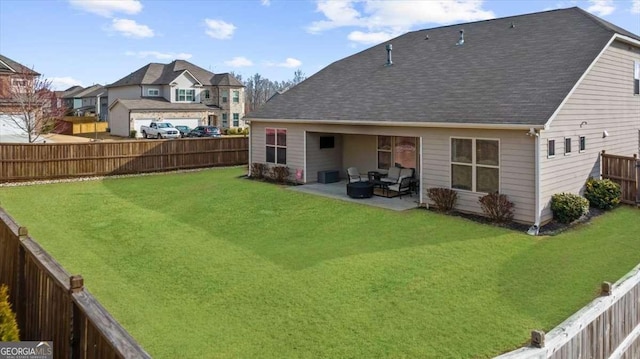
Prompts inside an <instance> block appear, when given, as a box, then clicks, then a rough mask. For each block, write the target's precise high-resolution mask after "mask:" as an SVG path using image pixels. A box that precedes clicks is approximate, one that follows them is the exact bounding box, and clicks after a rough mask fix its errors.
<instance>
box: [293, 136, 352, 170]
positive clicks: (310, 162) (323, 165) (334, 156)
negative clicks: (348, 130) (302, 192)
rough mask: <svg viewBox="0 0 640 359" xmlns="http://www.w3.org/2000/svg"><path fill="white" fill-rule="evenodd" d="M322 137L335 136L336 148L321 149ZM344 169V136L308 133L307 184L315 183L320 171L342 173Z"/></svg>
mask: <svg viewBox="0 0 640 359" xmlns="http://www.w3.org/2000/svg"><path fill="white" fill-rule="evenodd" d="M320 136H333V137H334V148H323V149H320ZM287 155H288V151H287ZM342 167H343V166H342V135H340V134H332V133H317V132H307V182H315V181H316V180H317V178H318V177H317V174H318V171H326V170H339V171H340V172H341V173H342V172H344V170H343V168H342Z"/></svg>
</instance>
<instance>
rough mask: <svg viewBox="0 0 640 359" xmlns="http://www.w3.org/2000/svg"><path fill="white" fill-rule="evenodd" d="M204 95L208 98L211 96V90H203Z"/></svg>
mask: <svg viewBox="0 0 640 359" xmlns="http://www.w3.org/2000/svg"><path fill="white" fill-rule="evenodd" d="M202 97H203V98H205V99H207V100H208V99H209V98H210V97H211V94H210V93H209V90H204V91H202Z"/></svg>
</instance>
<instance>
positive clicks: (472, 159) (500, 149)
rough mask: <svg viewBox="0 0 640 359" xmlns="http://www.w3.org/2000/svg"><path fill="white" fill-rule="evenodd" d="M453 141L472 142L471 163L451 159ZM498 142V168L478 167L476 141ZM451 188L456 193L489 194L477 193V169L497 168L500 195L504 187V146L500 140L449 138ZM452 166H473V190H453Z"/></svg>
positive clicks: (489, 166) (490, 166)
mask: <svg viewBox="0 0 640 359" xmlns="http://www.w3.org/2000/svg"><path fill="white" fill-rule="evenodd" d="M453 139H458V140H471V163H470V164H469V163H464V162H454V161H453V160H452V159H451V142H452V140H453ZM478 140H480V141H497V142H498V165H497V166H492V165H478V164H477V163H476V141H478ZM448 146H449V188H450V189H452V190H454V191H462V192H467V193H481V194H482V193H486V194H488V193H487V192H478V191H476V182H477V171H476V168H477V167H483V168H497V169H498V193H501V192H500V189H501V187H502V162H501V157H502V156H501V155H500V154H501V153H502V144H501V142H500V139H499V138H485V137H462V136H449V144H448ZM451 165H463V166H471V187H472V189H471V190H468V189H461V188H453V186H452V183H451V181H453V173H452V171H451Z"/></svg>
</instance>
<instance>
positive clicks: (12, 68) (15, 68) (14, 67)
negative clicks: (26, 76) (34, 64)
mask: <svg viewBox="0 0 640 359" xmlns="http://www.w3.org/2000/svg"><path fill="white" fill-rule="evenodd" d="M0 61H2V62H3V63H5V64H6V65H7V66H9V68H7V67H6V66H4V65H2V63H0V72H4V73H7V72H9V73H17V72H22V71H25V72H27V73H30V74H32V75H35V76H40V74H39V73H37V72H35V71H33V70H32V69H30V68H28V67H27V66H24V65H22V64H20V63H18V62H16V61H13V60H11V59H10V58H8V57H6V56H3V55H0Z"/></svg>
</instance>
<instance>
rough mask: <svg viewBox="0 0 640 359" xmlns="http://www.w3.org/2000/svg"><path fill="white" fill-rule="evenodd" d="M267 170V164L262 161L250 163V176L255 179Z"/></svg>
mask: <svg viewBox="0 0 640 359" xmlns="http://www.w3.org/2000/svg"><path fill="white" fill-rule="evenodd" d="M266 172H267V166H265V164H264V163H252V164H251V177H253V178H255V179H263V178H264V175H265V173H266Z"/></svg>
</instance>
